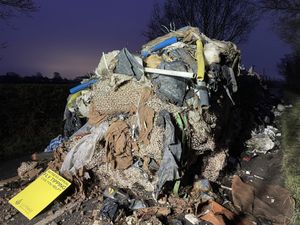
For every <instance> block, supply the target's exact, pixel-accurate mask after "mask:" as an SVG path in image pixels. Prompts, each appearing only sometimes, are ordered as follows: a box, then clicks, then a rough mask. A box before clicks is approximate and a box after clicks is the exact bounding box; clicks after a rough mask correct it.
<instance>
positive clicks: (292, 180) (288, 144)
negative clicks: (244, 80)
mask: <svg viewBox="0 0 300 225" xmlns="http://www.w3.org/2000/svg"><path fill="white" fill-rule="evenodd" d="M285 98H286V99H287V100H288V102H290V103H291V104H292V105H293V107H292V108H291V109H288V110H286V111H285V112H284V114H283V116H282V121H281V122H282V133H283V136H282V145H283V172H284V175H285V185H286V187H287V188H288V189H289V190H290V191H291V193H292V195H293V197H294V198H295V201H296V211H295V214H294V218H293V224H295V225H296V224H300V166H299V162H300V94H297V93H295V92H291V91H286V92H285Z"/></svg>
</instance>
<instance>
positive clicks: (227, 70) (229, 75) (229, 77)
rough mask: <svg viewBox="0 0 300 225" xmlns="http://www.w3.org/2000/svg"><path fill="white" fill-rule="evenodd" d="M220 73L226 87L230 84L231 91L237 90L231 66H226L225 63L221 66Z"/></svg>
mask: <svg viewBox="0 0 300 225" xmlns="http://www.w3.org/2000/svg"><path fill="white" fill-rule="evenodd" d="M222 74H223V77H224V78H225V79H226V81H227V84H226V86H227V87H230V86H231V89H232V92H234V93H235V92H237V82H236V79H235V76H234V72H233V69H232V68H231V67H228V66H226V65H224V66H222Z"/></svg>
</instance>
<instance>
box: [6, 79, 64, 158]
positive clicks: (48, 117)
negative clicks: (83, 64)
mask: <svg viewBox="0 0 300 225" xmlns="http://www.w3.org/2000/svg"><path fill="white" fill-rule="evenodd" d="M69 88H70V84H0V120H1V121H0V124H1V129H0V159H7V158H12V157H16V156H18V155H26V154H27V155H28V154H31V153H33V152H39V151H43V149H44V148H45V147H46V146H47V145H48V143H49V141H50V140H51V139H52V138H54V137H56V136H57V135H58V134H62V131H63V121H62V119H63V112H64V107H65V104H66V100H67V96H68V89H69Z"/></svg>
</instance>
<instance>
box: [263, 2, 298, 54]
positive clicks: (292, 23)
mask: <svg viewBox="0 0 300 225" xmlns="http://www.w3.org/2000/svg"><path fill="white" fill-rule="evenodd" d="M260 7H261V8H263V9H266V10H269V11H270V12H272V13H273V14H274V17H275V20H274V22H275V28H276V30H277V31H278V33H279V35H280V36H281V38H282V39H283V40H284V41H286V42H287V43H288V44H290V46H291V47H292V49H293V51H297V52H298V53H300V0H261V1H260Z"/></svg>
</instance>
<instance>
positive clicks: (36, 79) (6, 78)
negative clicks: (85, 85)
mask: <svg viewBox="0 0 300 225" xmlns="http://www.w3.org/2000/svg"><path fill="white" fill-rule="evenodd" d="M87 77H89V75H85V76H80V77H76V78H74V79H67V78H62V76H61V75H60V73H58V72H55V73H54V74H53V77H52V78H49V77H47V76H43V75H42V74H41V73H37V74H36V75H32V76H21V75H19V74H17V73H14V72H8V73H6V74H5V75H0V83H7V84H24V83H30V84H72V83H79V82H80V81H81V80H82V79H83V78H87Z"/></svg>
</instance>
